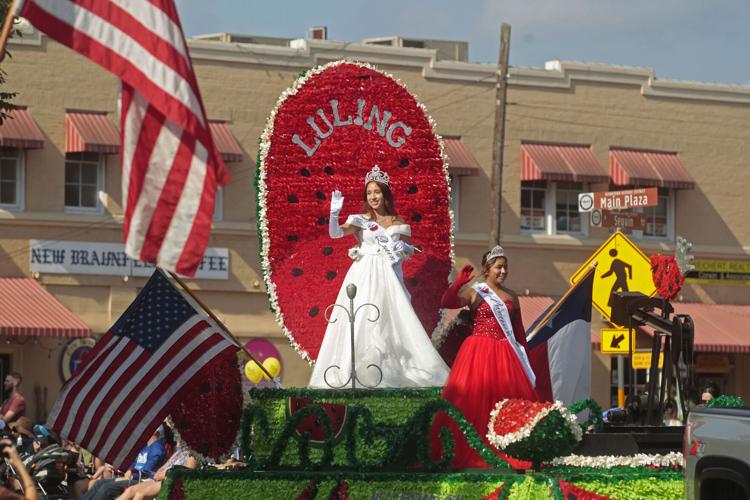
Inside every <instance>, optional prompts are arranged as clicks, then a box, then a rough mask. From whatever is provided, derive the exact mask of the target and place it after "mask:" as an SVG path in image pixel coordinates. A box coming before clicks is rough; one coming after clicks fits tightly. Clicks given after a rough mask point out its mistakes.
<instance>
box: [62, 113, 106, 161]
mask: <svg viewBox="0 0 750 500" xmlns="http://www.w3.org/2000/svg"><path fill="white" fill-rule="evenodd" d="M65 152H66V153H83V152H89V153H104V154H117V153H119V152H120V133H119V132H118V131H117V129H116V128H115V126H114V124H113V123H112V121H111V120H110V119H109V117H108V116H107V113H102V112H97V111H68V112H67V113H65Z"/></svg>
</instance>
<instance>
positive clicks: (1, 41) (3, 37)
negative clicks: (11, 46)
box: [0, 0, 18, 62]
mask: <svg viewBox="0 0 750 500" xmlns="http://www.w3.org/2000/svg"><path fill="white" fill-rule="evenodd" d="M16 7H18V0H13V2H12V3H11V4H10V8H8V15H7V16H5V22H4V23H3V31H2V33H0V62H2V61H3V59H5V47H6V46H7V45H8V38H10V31H11V29H12V28H13V18H14V17H16V16H15V13H16Z"/></svg>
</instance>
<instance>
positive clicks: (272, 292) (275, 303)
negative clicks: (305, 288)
mask: <svg viewBox="0 0 750 500" xmlns="http://www.w3.org/2000/svg"><path fill="white" fill-rule="evenodd" d="M340 64H353V65H355V66H360V67H363V68H368V69H370V70H372V71H376V72H378V73H380V74H382V75H385V76H386V77H388V78H390V79H391V80H393V81H395V82H396V83H397V84H398V85H400V86H401V87H402V88H403V89H404V90H406V91H407V92H409V89H408V88H407V87H406V85H405V84H404V83H403V82H402V81H401V80H399V79H398V78H396V77H394V76H393V75H391V74H390V73H386V72H384V71H381V70H379V69H377V68H375V67H374V66H372V65H370V64H368V63H364V62H359V61H351V60H339V61H334V62H331V63H328V64H324V65H323V66H318V67H316V68H313V69H311V70H309V71H308V72H307V73H305V74H304V75H303V76H301V77H300V78H298V79H297V80H296V81H295V82H294V83H293V84H292V86H291V87H290V88H288V89H287V90H285V91H284V92H282V93H281V95H280V96H279V99H278V100H277V101H276V106H275V107H274V108H273V110H272V111H271V114H270V115H269V116H268V119H267V121H266V127H265V128H264V129H263V133H262V134H261V140H260V154H259V157H260V158H259V161H260V166H259V170H260V172H259V175H258V205H259V207H258V208H259V210H258V227H259V230H260V236H261V241H260V256H261V269H262V270H263V281H264V282H265V284H266V290H267V291H268V297H269V300H270V302H271V308H272V309H273V311H274V314H275V319H276V323H278V325H279V326H280V327H281V330H282V331H283V332H284V335H285V336H286V338H287V340H288V341H289V344H290V345H291V346H292V348H293V349H294V350H295V351H296V352H297V354H299V355H300V356H301V357H302V359H304V360H305V361H307V362H308V363H309V364H310V365H313V364H315V361H314V360H313V359H312V358H311V357H310V354H309V353H308V352H307V351H305V350H303V349H302V347H301V346H300V345H299V344H298V343H297V342H296V341H295V340H294V334H293V333H292V332H291V331H290V330H289V329H288V328H287V327H286V324H285V322H284V314H283V312H282V311H281V309H280V307H279V300H278V295H277V294H276V285H275V284H274V282H273V279H272V276H271V274H272V273H271V262H270V260H269V258H268V251H269V250H268V249H269V246H270V241H271V240H270V235H269V231H268V218H267V210H268V205H267V198H268V191H267V187H266V168H265V160H266V158H267V157H268V152H269V150H270V149H271V137H272V136H273V131H274V122H275V120H276V115H277V114H278V112H279V109H280V108H281V106H282V105H283V104H284V102H285V101H286V100H287V99H288V98H289V97H290V96H293V95H295V94H297V92H299V91H300V89H301V88H302V87H303V86H304V85H305V84H306V83H307V82H308V80H310V79H311V78H312V77H314V76H316V75H318V74H319V73H322V72H323V71H325V70H327V69H328V68H331V67H334V66H338V65H340ZM409 94H410V95H411V96H412V97H413V98H414V101H415V102H416V104H417V107H418V108H419V109H421V110H422V112H423V113H424V115H425V117H427V120H428V121H429V123H430V126H431V127H432V133H433V134H434V135H435V137H436V138H437V142H438V145H439V146H440V156H441V158H442V160H443V173H444V175H445V182H446V184H447V186H448V194H449V195H450V192H451V186H450V175H449V173H448V156H447V154H446V153H445V143H444V142H443V138H442V137H441V136H440V134H438V132H437V123H436V122H435V120H434V119H433V118H432V116H430V115H429V114H428V112H427V108H426V107H425V105H424V104H423V103H422V102H421V101H419V99H418V98H417V96H416V94H413V93H411V92H409ZM448 214H449V217H450V260H451V267H453V266H454V265H455V263H456V255H455V252H454V241H455V237H454V234H453V231H454V229H455V223H454V219H453V217H454V214H453V210H451V209H450V207H449V208H448ZM444 323H445V310H444V309H441V310H440V319H439V320H438V323H437V325H436V327H435V329H434V330H433V332H432V334H431V339H432V341H433V344H435V343H436V342H437V344H438V345H439V344H440V343H441V342H442V337H441V334H442V335H444V334H445V333H444V332H445V331H446V330H445V325H444Z"/></svg>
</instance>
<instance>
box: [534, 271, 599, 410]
mask: <svg viewBox="0 0 750 500" xmlns="http://www.w3.org/2000/svg"><path fill="white" fill-rule="evenodd" d="M593 284H594V268H591V269H590V270H589V272H588V273H587V274H586V275H585V276H584V277H583V279H581V280H580V281H579V282H578V283H576V284H575V285H573V286H572V287H571V288H570V289H569V290H568V291H567V292H566V293H565V295H563V297H562V298H561V299H560V300H558V301H557V302H556V303H554V304H552V305H551V306H550V307H548V308H547V310H546V311H544V312H543V313H542V315H541V316H539V318H537V320H536V321H534V323H533V324H532V325H531V326H530V327H529V329H528V330H527V331H526V341H527V342H528V347H527V349H528V353H529V360H530V362H531V366H532V367H533V368H534V372H535V373H536V374H537V392H538V393H539V395H540V396H541V397H542V398H544V399H547V400H551V401H554V400H557V401H562V402H563V404H564V405H565V406H569V405H570V404H571V403H574V402H575V401H578V400H581V399H589V398H590V397H591V290H592V288H593Z"/></svg>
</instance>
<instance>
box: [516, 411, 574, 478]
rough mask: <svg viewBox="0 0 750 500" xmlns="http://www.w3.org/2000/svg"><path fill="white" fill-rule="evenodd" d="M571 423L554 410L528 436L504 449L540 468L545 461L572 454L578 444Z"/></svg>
mask: <svg viewBox="0 0 750 500" xmlns="http://www.w3.org/2000/svg"><path fill="white" fill-rule="evenodd" d="M569 425H570V424H569V423H568V422H567V421H566V420H565V418H564V417H563V416H562V415H561V414H560V412H559V411H552V412H550V413H549V414H548V415H547V416H545V417H544V418H543V419H541V420H540V421H539V422H538V423H537V424H536V426H534V429H533V430H532V431H531V434H529V436H528V437H527V438H525V439H521V440H520V441H516V442H514V443H511V444H509V445H508V446H507V447H506V448H505V449H504V450H503V451H504V452H506V453H507V454H508V455H510V456H512V457H515V458H520V459H522V460H528V461H530V462H531V463H532V464H533V467H534V468H535V469H539V467H540V465H541V464H542V463H543V462H547V461H549V460H551V459H553V458H555V457H560V456H564V455H568V454H570V452H571V451H572V450H573V449H574V448H575V446H576V445H577V444H578V441H576V438H575V436H573V433H572V432H571V430H570V427H569Z"/></svg>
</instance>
